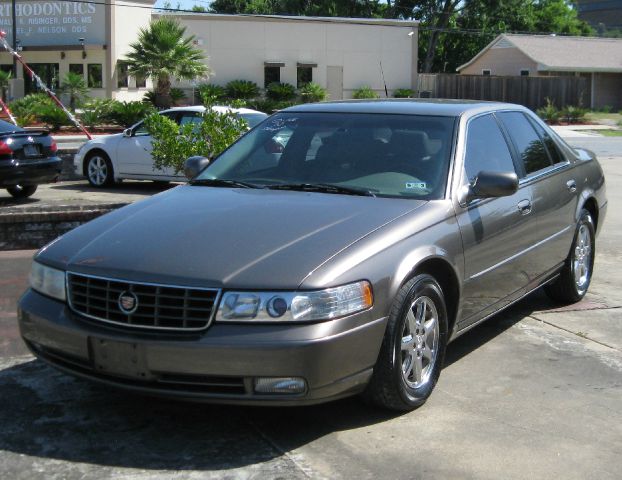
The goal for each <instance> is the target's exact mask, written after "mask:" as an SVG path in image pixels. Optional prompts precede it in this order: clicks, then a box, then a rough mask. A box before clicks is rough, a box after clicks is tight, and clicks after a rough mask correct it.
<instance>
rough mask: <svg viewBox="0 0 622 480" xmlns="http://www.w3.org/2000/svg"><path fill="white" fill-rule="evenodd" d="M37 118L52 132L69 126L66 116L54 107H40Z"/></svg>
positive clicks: (69, 122)
mask: <svg viewBox="0 0 622 480" xmlns="http://www.w3.org/2000/svg"><path fill="white" fill-rule="evenodd" d="M37 116H38V118H39V120H41V121H42V122H43V123H45V124H46V125H47V126H48V128H50V129H51V130H52V131H53V132H56V131H58V130H59V129H60V127H62V126H63V125H69V124H71V121H70V120H69V118H68V117H67V114H66V113H65V112H64V111H63V110H62V109H61V108H59V107H57V106H56V105H44V106H42V107H41V108H40V110H39V113H38V115H37Z"/></svg>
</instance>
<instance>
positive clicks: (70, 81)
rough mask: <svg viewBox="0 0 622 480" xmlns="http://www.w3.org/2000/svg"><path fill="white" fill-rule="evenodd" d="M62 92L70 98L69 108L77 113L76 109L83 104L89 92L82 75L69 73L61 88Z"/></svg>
mask: <svg viewBox="0 0 622 480" xmlns="http://www.w3.org/2000/svg"><path fill="white" fill-rule="evenodd" d="M60 91H61V92H63V93H66V94H67V95H68V96H69V108H70V109H71V110H72V111H75V109H76V107H77V106H79V105H80V104H82V102H83V101H84V99H85V97H86V94H87V93H88V91H89V90H88V88H87V87H86V83H85V82H84V77H83V76H82V75H79V74H77V73H73V72H67V74H66V75H65V78H63V83H62V84H61V86H60Z"/></svg>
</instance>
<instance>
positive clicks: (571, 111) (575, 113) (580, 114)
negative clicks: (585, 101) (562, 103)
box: [560, 105, 587, 123]
mask: <svg viewBox="0 0 622 480" xmlns="http://www.w3.org/2000/svg"><path fill="white" fill-rule="evenodd" d="M560 114H561V117H562V119H563V120H564V121H566V122H568V123H580V122H582V121H584V120H585V115H586V114H587V110H586V109H584V108H580V107H573V106H572V105H568V106H566V107H565V108H563V109H562V110H561V112H560Z"/></svg>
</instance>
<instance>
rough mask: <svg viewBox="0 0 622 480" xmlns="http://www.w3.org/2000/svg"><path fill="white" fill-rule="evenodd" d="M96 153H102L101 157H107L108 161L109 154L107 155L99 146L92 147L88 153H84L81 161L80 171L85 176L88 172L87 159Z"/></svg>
mask: <svg viewBox="0 0 622 480" xmlns="http://www.w3.org/2000/svg"><path fill="white" fill-rule="evenodd" d="M96 153H98V154H100V155H102V156H103V157H105V158H107V159H108V161H110V155H108V154H107V153H106V152H105V151H104V150H102V149H101V148H93V149H92V150H89V151H88V153H87V154H86V155H84V161H83V162H82V173H83V174H84V176H85V177H86V176H87V174H88V172H87V165H88V163H89V162H88V161H89V159H90V158H91V157H92V156H93V155H94V154H96Z"/></svg>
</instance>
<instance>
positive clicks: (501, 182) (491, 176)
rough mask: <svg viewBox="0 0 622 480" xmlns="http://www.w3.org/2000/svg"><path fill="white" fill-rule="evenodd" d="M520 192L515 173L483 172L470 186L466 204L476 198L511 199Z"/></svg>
mask: <svg viewBox="0 0 622 480" xmlns="http://www.w3.org/2000/svg"><path fill="white" fill-rule="evenodd" d="M517 190H518V176H517V175H516V173H514V172H489V171H481V172H479V173H478V174H477V176H476V177H475V180H473V183H472V184H471V185H469V187H468V192H467V194H466V198H465V203H469V202H470V201H471V200H475V199H476V198H496V197H509V196H510V195H513V194H514V193H516V191H517Z"/></svg>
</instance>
